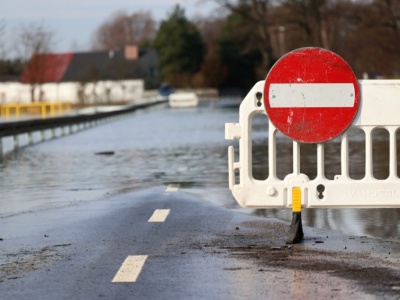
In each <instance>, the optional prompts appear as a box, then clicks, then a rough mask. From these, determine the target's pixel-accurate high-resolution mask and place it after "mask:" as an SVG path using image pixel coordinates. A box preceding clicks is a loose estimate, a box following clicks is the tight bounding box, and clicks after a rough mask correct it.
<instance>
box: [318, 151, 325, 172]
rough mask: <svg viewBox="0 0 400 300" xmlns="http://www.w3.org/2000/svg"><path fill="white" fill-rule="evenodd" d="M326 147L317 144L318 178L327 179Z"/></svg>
mask: <svg viewBox="0 0 400 300" xmlns="http://www.w3.org/2000/svg"><path fill="white" fill-rule="evenodd" d="M324 156H325V146H324V144H317V178H320V179H324V178H325V160H324Z"/></svg>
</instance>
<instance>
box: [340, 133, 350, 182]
mask: <svg viewBox="0 0 400 300" xmlns="http://www.w3.org/2000/svg"><path fill="white" fill-rule="evenodd" d="M340 148H341V158H340V160H341V164H340V169H341V175H342V176H344V177H346V178H349V139H348V135H347V132H344V133H343V134H342V140H341V145H340Z"/></svg>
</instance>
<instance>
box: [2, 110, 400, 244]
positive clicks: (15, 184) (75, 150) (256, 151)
mask: <svg viewBox="0 0 400 300" xmlns="http://www.w3.org/2000/svg"><path fill="white" fill-rule="evenodd" d="M237 120H238V110H237V109H218V108H212V107H199V108H195V109H167V108H166V107H157V108H152V109H147V110H143V111H138V112H136V113H135V114H133V115H131V116H129V117H127V118H125V119H120V120H117V121H114V122H112V123H109V124H106V125H102V126H98V127H95V128H92V129H89V130H86V131H83V132H80V133H76V134H74V135H70V136H66V137H63V138H60V139H56V140H52V141H49V142H46V143H42V144H37V145H34V146H31V147H28V148H25V149H22V150H21V151H19V152H16V153H14V154H12V155H11V156H10V157H8V158H7V159H5V160H4V161H2V162H0V190H1V198H0V216H1V217H6V216H10V215H14V214H19V213H23V212H29V211H36V210H42V209H49V208H54V207H59V206H65V205H71V204H73V203H77V202H80V201H88V200H92V199H98V198H99V197H104V196H105V195H107V194H110V193H121V192H126V191H128V190H137V189H143V188H146V187H150V186H160V185H164V186H165V185H168V184H169V183H180V184H181V187H182V188H184V189H186V191H188V192H193V193H199V194H201V195H202V196H203V197H205V198H207V199H212V201H213V202H217V203H219V204H220V205H224V206H226V207H227V208H229V209H238V211H243V212H244V211H247V210H245V209H242V208H239V206H238V204H237V203H236V201H235V200H234V199H233V197H232V195H231V192H230V191H229V189H228V175H227V173H228V170H227V147H228V145H231V144H233V145H235V147H236V149H237V142H234V141H225V140H224V123H226V122H237ZM266 121H267V120H266V118H260V119H256V120H254V122H256V125H255V126H253V130H254V133H253V139H254V145H253V149H252V153H253V176H254V177H255V178H257V179H265V178H267V177H268V147H267V142H268V134H267V124H266ZM277 138H278V147H279V154H278V158H277V167H278V168H277V170H278V176H279V178H284V176H285V175H286V174H288V173H291V172H292V142H291V141H290V140H289V139H287V138H285V137H283V136H282V135H280V134H278V136H277ZM349 139H350V142H349V144H350V176H351V178H354V179H360V178H362V177H364V175H365V151H364V137H363V134H362V133H360V132H355V133H352V134H351V135H350V138H349ZM398 139H400V137H399V136H398ZM374 141H375V143H374V148H373V152H374V165H376V167H374V175H375V176H376V177H377V178H386V177H387V174H388V173H387V172H388V158H387V157H388V136H387V135H385V134H384V133H382V132H377V133H376V136H375V135H374ZM397 149H398V151H400V145H399V146H398V148H397ZM104 151H106V152H108V153H110V155H96V153H99V152H104ZM111 152H113V153H114V154H111ZM315 153H316V146H315V145H302V146H301V171H302V172H303V173H305V174H307V175H308V176H309V177H310V178H314V177H315V175H316V169H317V168H316V158H315ZM236 155H237V153H236ZM398 156H399V157H400V155H399V154H398ZM378 166H379V167H378ZM325 171H326V174H325V176H326V177H327V178H329V179H333V177H334V175H337V174H340V143H339V141H338V140H334V141H331V142H328V143H326V145H325ZM205 192H208V193H209V195H204V194H205ZM254 213H255V214H257V215H259V216H266V217H276V218H280V219H284V220H287V221H289V220H290V218H291V210H290V209H268V210H263V209H260V210H255V211H254ZM399 214H400V210H398V209H305V210H303V213H302V215H303V221H304V224H305V225H309V226H314V227H318V228H325V229H337V230H341V231H343V232H346V233H349V234H355V235H366V234H370V235H375V236H380V237H386V236H397V235H399V230H400V228H397V227H398V226H397V222H398V221H397V220H398V219H399V217H400V216H399Z"/></svg>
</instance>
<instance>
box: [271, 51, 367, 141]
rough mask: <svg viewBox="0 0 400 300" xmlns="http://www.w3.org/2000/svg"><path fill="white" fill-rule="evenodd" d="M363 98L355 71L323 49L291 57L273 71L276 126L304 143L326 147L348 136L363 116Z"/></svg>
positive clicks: (298, 53) (272, 92)
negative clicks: (357, 118) (359, 112)
mask: <svg viewBox="0 0 400 300" xmlns="http://www.w3.org/2000/svg"><path fill="white" fill-rule="evenodd" d="M359 98H360V91H359V87H358V81H357V78H356V76H355V75H354V73H353V70H352V69H351V68H350V66H349V65H348V64H347V63H346V62H345V61H344V60H343V59H342V58H341V57H340V56H338V55H337V54H335V53H333V52H331V51H328V50H325V49H321V48H301V49H297V50H294V51H292V52H289V53H288V54H286V55H285V56H283V57H282V58H281V59H279V60H278V61H277V62H276V64H275V65H274V66H273V67H272V68H271V70H270V71H269V73H268V75H267V78H266V80H265V86H264V106H265V109H266V111H267V115H268V117H269V119H270V120H271V122H272V124H274V126H275V127H276V128H277V129H278V130H279V131H281V132H282V133H283V134H284V135H286V136H288V137H289V138H291V139H293V140H295V141H298V142H303V143H322V142H326V141H329V140H331V139H333V138H335V137H337V136H338V135H340V134H341V133H342V132H343V131H345V130H346V129H347V128H348V127H349V126H350V124H351V123H352V121H353V119H354V117H355V116H356V114H357V110H358V106H359Z"/></svg>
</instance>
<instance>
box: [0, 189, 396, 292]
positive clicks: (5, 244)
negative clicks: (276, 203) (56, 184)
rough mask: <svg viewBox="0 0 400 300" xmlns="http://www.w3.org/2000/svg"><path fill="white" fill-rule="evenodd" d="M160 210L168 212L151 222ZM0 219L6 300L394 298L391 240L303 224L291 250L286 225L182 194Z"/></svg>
mask: <svg viewBox="0 0 400 300" xmlns="http://www.w3.org/2000/svg"><path fill="white" fill-rule="evenodd" d="M157 209H168V210H170V213H169V215H168V216H167V217H166V219H165V221H163V222H149V219H150V218H151V217H152V215H153V213H154V211H155V210H157ZM0 225H1V228H2V232H3V234H2V236H3V237H4V240H3V241H1V246H2V249H1V273H0V274H1V275H0V295H1V298H2V299H327V298H336V299H398V297H399V295H400V294H399V293H400V272H399V270H400V263H399V260H400V255H399V254H400V251H399V250H400V244H399V243H398V242H396V241H393V240H387V241H376V240H373V239H370V238H367V237H350V236H346V235H344V234H341V233H339V232H333V231H329V232H324V231H320V230H315V229H310V228H306V229H305V234H306V239H305V241H304V243H302V244H299V245H294V246H293V247H287V246H286V245H285V244H284V236H285V234H286V233H287V230H288V224H287V223H283V222H279V221H276V220H274V219H266V218H258V217H255V216H251V215H247V214H242V213H238V212H233V211H231V210H227V209H224V208H218V207H215V206H213V205H211V204H208V203H205V202H204V201H202V200H201V199H199V198H196V197H194V196H192V195H190V194H188V193H185V191H184V190H178V191H176V190H175V189H174V190H173V191H171V192H166V191H165V187H157V188H152V189H147V190H142V191H137V192H130V193H126V194H121V195H115V196H109V197H105V198H104V199H99V200H96V201H92V202H86V203H81V204H79V205H73V206H70V207H64V208H60V209H56V210H50V211H41V212H37V213H33V214H21V215H19V216H14V217H11V218H3V219H1V220H0ZM388 251H392V253H390V254H389V253H388ZM132 256H135V257H136V256H146V257H147V259H146V260H145V262H144V264H143V266H142V268H141V269H140V272H139V274H138V277H137V279H136V280H135V281H134V282H113V279H114V278H115V277H116V274H117V273H118V272H120V270H121V269H122V268H123V267H122V265H123V262H124V261H125V260H126V259H127V257H132ZM136 271H137V269H135V268H133V269H132V268H131V269H129V270H128V271H127V272H128V273H129V272H131V273H134V272H136ZM125 275H126V274H125ZM128 275H129V274H128ZM125 280H126V279H125ZM127 280H130V281H131V279H129V278H128V279H127ZM122 281H124V279H123V280H122Z"/></svg>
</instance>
